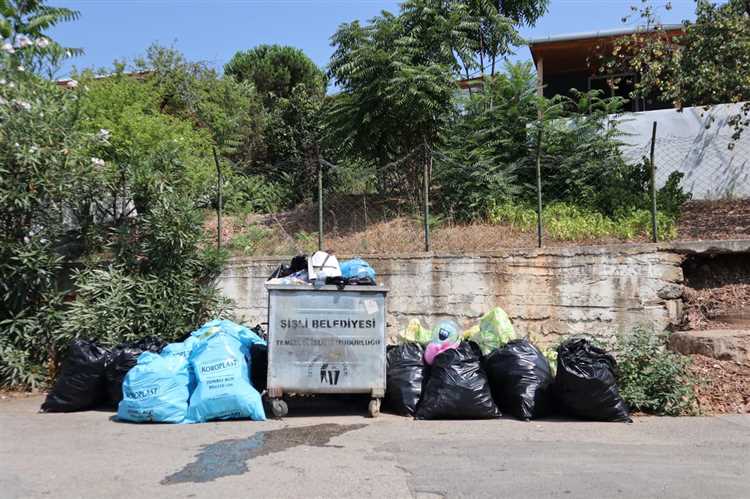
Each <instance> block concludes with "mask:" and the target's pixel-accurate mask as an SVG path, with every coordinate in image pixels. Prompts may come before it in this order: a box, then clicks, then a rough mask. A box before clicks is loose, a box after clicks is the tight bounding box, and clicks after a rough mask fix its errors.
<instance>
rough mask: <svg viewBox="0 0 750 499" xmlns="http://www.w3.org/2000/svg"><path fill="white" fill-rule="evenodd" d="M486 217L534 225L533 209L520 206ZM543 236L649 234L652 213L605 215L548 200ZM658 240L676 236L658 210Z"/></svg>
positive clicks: (527, 228) (527, 226) (519, 225)
mask: <svg viewBox="0 0 750 499" xmlns="http://www.w3.org/2000/svg"><path fill="white" fill-rule="evenodd" d="M488 219H489V221H490V222H491V223H494V224H508V225H510V226H511V227H512V228H513V229H516V230H521V231H531V230H534V228H535V227H536V223H537V220H536V210H534V209H533V208H529V207H524V206H523V205H515V204H511V203H505V204H502V205H497V206H494V207H493V208H492V209H490V211H489V215H488ZM542 222H543V225H544V235H545V237H549V238H552V239H554V240H558V241H581V240H589V239H598V238H607V237H609V238H616V239H623V240H630V239H634V238H637V237H650V235H651V230H652V229H651V212H649V211H647V210H627V211H626V210H623V211H621V212H620V213H618V214H616V215H615V216H613V217H608V216H606V215H603V214H601V213H599V212H598V211H596V210H595V209H593V208H586V207H581V206H577V205H573V204H569V203H559V202H556V203H551V204H549V205H546V206H545V207H544V208H543V210H542ZM657 224H658V232H659V239H661V240H665V239H674V237H676V235H677V227H676V224H675V220H674V219H673V218H671V217H669V216H668V215H666V214H664V213H661V212H659V213H657Z"/></svg>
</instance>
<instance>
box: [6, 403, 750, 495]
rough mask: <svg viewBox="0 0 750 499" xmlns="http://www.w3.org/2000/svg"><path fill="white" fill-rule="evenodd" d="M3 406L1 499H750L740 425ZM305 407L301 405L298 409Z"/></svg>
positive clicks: (748, 454) (343, 410) (336, 409)
mask: <svg viewBox="0 0 750 499" xmlns="http://www.w3.org/2000/svg"><path fill="white" fill-rule="evenodd" d="M41 402H42V399H41V398H40V397H31V398H25V399H15V400H2V401H0V497H2V498H15V497H19V498H20V497H23V498H26V497H57V498H67V497H91V498H101V497H124V498H128V499H132V498H136V497H149V498H151V497H159V498H168V497H199V498H200V497H209V498H220V497H252V498H276V497H326V498H329V497H493V498H515V497H519V498H521V497H522V498H524V499H529V498H537V497H565V498H574V497H585V498H588V499H592V498H603V497H632V498H636V497H637V498H650V497H679V498H692V497H696V498H698V497H701V498H709V497H710V498H722V497H727V498H748V497H750V416H748V415H745V416H739V415H738V416H724V417H711V418H636V419H635V422H634V423H633V424H623V423H583V422H571V421H560V420H549V421H540V422H531V423H523V422H519V421H514V420H511V419H501V420H495V421H436V422H426V421H412V420H410V419H407V418H400V417H396V416H389V415H383V416H381V417H380V418H377V419H374V420H373V419H368V418H365V417H364V414H365V413H366V402H364V403H363V404H362V406H361V407H359V406H356V407H342V406H338V405H337V406H331V407H325V406H320V407H315V408H314V410H310V408H307V410H305V407H301V406H300V407H296V408H295V406H292V407H291V408H290V417H288V418H286V419H285V420H283V421H267V422H263V423H258V422H252V421H232V422H220V423H206V424H199V425H132V424H123V423H118V422H115V421H112V420H111V417H112V413H109V412H100V411H90V412H83V413H75V414H38V413H37V409H38V407H39V405H40V404H41ZM303 402H304V401H301V403H303Z"/></svg>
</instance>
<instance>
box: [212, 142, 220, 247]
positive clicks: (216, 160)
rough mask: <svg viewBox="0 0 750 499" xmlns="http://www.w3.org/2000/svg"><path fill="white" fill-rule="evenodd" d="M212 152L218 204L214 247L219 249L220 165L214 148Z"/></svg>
mask: <svg viewBox="0 0 750 499" xmlns="http://www.w3.org/2000/svg"><path fill="white" fill-rule="evenodd" d="M212 149H213V152H214V163H216V190H217V193H218V203H217V205H216V247H217V248H218V249H221V205H222V202H223V201H222V199H221V164H220V163H219V155H218V154H217V153H216V147H215V146H213V147H212Z"/></svg>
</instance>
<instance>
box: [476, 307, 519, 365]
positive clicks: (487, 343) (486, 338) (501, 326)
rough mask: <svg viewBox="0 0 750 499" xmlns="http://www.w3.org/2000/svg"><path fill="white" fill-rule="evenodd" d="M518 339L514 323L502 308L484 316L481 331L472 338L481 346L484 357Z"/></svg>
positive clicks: (480, 326) (480, 322) (480, 323)
mask: <svg viewBox="0 0 750 499" xmlns="http://www.w3.org/2000/svg"><path fill="white" fill-rule="evenodd" d="M516 339H518V337H517V336H516V333H515V331H514V330H513V323H511V322H510V318H509V317H508V314H506V313H505V310H503V309H502V308H500V307H495V308H493V309H492V310H490V311H489V312H487V313H486V314H484V315H483V316H482V318H481V319H480V321H479V331H478V332H477V333H475V334H474V335H473V336H472V340H473V341H475V342H476V343H477V344H478V345H479V348H480V349H481V350H482V354H484V355H487V354H488V353H490V352H491V351H492V350H494V349H495V348H500V347H502V346H503V345H505V344H506V343H508V342H509V341H510V340H516Z"/></svg>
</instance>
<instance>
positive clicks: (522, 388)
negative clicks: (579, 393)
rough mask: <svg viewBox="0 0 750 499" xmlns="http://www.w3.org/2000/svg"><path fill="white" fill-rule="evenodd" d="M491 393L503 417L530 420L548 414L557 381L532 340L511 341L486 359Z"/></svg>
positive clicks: (485, 366) (485, 367) (485, 368)
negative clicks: (506, 415) (554, 384)
mask: <svg viewBox="0 0 750 499" xmlns="http://www.w3.org/2000/svg"><path fill="white" fill-rule="evenodd" d="M484 370H485V371H486V372H487V378H488V379H489V381H490V390H491V391H492V397H493V398H494V399H495V403H496V404H497V407H498V408H499V409H500V410H501V411H502V412H503V414H511V415H513V416H515V417H517V418H519V419H523V420H529V419H533V418H539V417H542V416H545V415H546V414H548V412H549V409H550V406H551V404H550V398H551V396H552V383H553V382H554V378H553V376H552V370H551V369H550V366H549V362H547V359H546V358H545V357H544V355H543V354H542V352H541V351H539V349H538V348H537V347H535V346H534V345H532V344H531V343H530V342H529V340H527V339H525V338H524V339H521V340H512V341H510V342H508V343H507V344H506V345H505V346H504V347H502V348H496V349H495V350H493V351H492V352H490V353H489V355H487V357H485V359H484Z"/></svg>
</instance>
